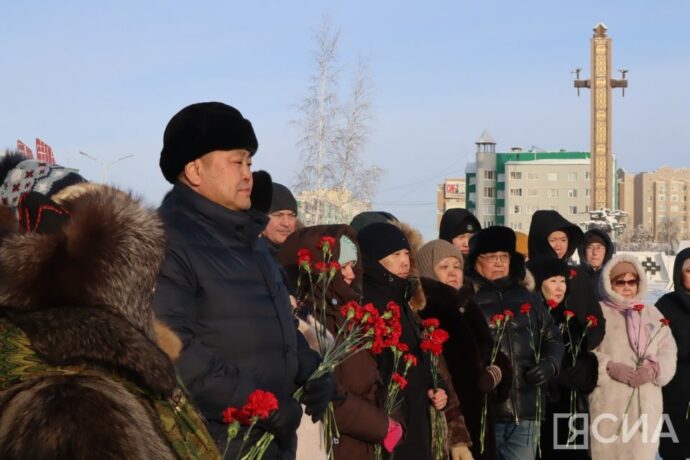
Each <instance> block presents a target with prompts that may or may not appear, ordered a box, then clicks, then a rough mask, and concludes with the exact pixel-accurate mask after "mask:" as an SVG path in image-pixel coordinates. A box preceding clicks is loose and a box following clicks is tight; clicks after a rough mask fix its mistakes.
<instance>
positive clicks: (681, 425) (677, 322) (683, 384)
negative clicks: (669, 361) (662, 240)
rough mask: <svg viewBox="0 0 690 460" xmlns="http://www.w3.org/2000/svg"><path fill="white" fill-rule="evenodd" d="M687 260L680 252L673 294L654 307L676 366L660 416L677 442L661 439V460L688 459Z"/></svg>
mask: <svg viewBox="0 0 690 460" xmlns="http://www.w3.org/2000/svg"><path fill="white" fill-rule="evenodd" d="M688 258H690V248H688V249H683V250H682V251H681V252H680V253H678V255H677V256H676V260H675V263H674V266H673V282H674V285H675V290H674V292H669V293H668V294H666V295H664V296H663V297H661V298H660V299H659V300H658V301H657V303H656V307H657V308H658V309H659V311H660V312H661V313H662V314H663V315H664V316H665V317H666V318H667V319H668V320H669V321H670V325H669V326H670V328H671V332H672V333H673V338H674V339H675V340H676V345H678V364H677V368H676V375H675V376H674V377H673V379H672V380H671V381H670V382H669V383H668V385H666V386H665V387H663V388H662V392H663V396H664V413H665V414H668V415H669V417H670V418H671V422H672V423H673V428H674V429H675V431H676V434H677V436H678V439H679V442H678V443H677V444H676V443H674V442H672V440H671V439H669V438H666V437H664V438H661V446H660V448H659V452H660V453H661V456H662V457H664V458H667V457H669V458H686V457H690V421H688V420H686V418H685V414H686V411H687V409H688V403H689V401H690V292H688V291H686V290H685V289H684V288H683V282H682V273H681V269H682V268H683V262H684V261H685V260H686V259H688Z"/></svg>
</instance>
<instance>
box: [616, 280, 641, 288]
mask: <svg viewBox="0 0 690 460" xmlns="http://www.w3.org/2000/svg"><path fill="white" fill-rule="evenodd" d="M639 282H640V281H639V280H616V281H614V282H613V285H614V286H618V287H623V286H625V285H626V284H627V285H628V286H637V285H638V284H639Z"/></svg>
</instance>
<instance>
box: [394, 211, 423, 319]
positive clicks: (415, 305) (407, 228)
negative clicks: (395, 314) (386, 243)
mask: <svg viewBox="0 0 690 460" xmlns="http://www.w3.org/2000/svg"><path fill="white" fill-rule="evenodd" d="M390 223H391V224H392V225H395V226H396V227H398V228H399V229H400V230H401V231H402V232H403V234H404V235H405V238H407V242H408V243H409V244H410V277H411V278H414V279H415V284H416V287H415V290H414V292H413V294H412V297H411V298H410V307H412V310H413V311H419V310H421V309H423V308H424V306H425V305H426V298H425V297H424V289H422V284H421V283H420V282H418V281H417V280H418V279H419V262H418V260H417V251H419V248H421V247H422V245H423V244H424V238H422V234H421V233H420V232H419V231H418V230H417V229H415V228H414V227H412V226H411V225H410V224H408V223H405V222H390Z"/></svg>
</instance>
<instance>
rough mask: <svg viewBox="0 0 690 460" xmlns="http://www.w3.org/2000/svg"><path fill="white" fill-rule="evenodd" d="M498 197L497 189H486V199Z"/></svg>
mask: <svg viewBox="0 0 690 460" xmlns="http://www.w3.org/2000/svg"><path fill="white" fill-rule="evenodd" d="M494 195H496V189H495V188H493V187H484V198H493V197H494Z"/></svg>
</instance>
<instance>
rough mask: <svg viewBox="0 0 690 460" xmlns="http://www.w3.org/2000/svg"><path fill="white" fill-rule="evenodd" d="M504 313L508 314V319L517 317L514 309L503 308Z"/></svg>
mask: <svg viewBox="0 0 690 460" xmlns="http://www.w3.org/2000/svg"><path fill="white" fill-rule="evenodd" d="M503 314H504V315H506V320H509V319H513V318H515V313H513V311H512V310H503Z"/></svg>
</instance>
